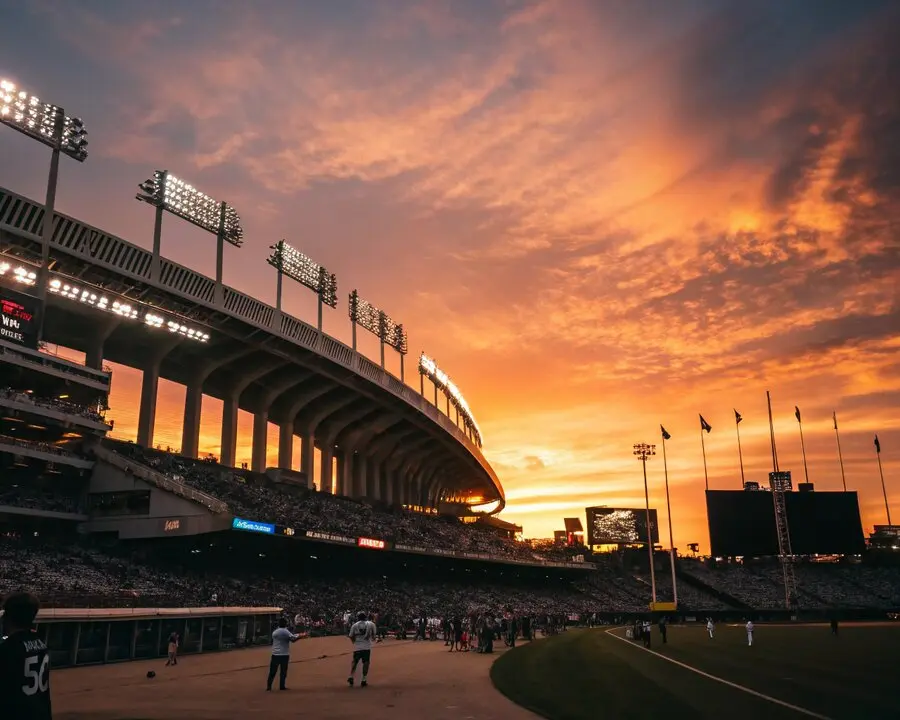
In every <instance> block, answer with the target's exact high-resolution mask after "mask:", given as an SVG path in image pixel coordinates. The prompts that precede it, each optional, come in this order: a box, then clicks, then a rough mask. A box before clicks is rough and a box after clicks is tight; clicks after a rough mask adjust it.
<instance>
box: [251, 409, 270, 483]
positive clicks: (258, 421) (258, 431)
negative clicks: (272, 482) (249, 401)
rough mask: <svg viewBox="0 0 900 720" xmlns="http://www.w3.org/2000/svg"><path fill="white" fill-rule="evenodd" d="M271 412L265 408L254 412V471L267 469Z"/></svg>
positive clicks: (252, 461)
mask: <svg viewBox="0 0 900 720" xmlns="http://www.w3.org/2000/svg"><path fill="white" fill-rule="evenodd" d="M268 441H269V413H268V412H267V411H265V410H262V411H259V412H255V413H253V451H252V454H251V460H250V469H251V470H253V472H258V473H261V472H265V471H266V455H267V451H268V444H269V442H268Z"/></svg>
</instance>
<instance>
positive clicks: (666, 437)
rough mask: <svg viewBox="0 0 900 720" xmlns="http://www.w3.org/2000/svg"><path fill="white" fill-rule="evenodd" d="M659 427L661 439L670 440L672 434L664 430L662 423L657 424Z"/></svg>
mask: <svg viewBox="0 0 900 720" xmlns="http://www.w3.org/2000/svg"><path fill="white" fill-rule="evenodd" d="M659 429H660V430H661V431H662V439H663V440H671V439H672V436H671V435H669V433H667V432H666V429H665V428H664V427H663V426H662V425H660V426H659Z"/></svg>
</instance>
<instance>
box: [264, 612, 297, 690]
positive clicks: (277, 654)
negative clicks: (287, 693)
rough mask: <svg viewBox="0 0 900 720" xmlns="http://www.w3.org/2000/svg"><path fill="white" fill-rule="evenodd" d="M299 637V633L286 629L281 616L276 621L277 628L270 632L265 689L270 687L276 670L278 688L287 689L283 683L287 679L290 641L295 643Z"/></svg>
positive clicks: (284, 621)
mask: <svg viewBox="0 0 900 720" xmlns="http://www.w3.org/2000/svg"><path fill="white" fill-rule="evenodd" d="M299 639H300V636H299V635H294V633H292V632H291V631H290V630H288V629H287V620H285V619H284V618H281V620H279V621H278V629H277V630H275V632H273V633H272V659H271V660H270V661H269V680H268V682H267V683H266V690H271V689H272V681H273V680H274V679H275V673H276V672H280V677H279V678H278V681H279V682H278V686H279V687H278V689H279V690H287V688H286V687H285V686H284V683H285V681H286V680H287V671H288V663H289V662H290V661H291V643H295V642H297V640H299Z"/></svg>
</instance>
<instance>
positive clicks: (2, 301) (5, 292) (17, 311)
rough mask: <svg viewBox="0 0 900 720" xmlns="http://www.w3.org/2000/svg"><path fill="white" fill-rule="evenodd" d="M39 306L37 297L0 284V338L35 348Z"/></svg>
mask: <svg viewBox="0 0 900 720" xmlns="http://www.w3.org/2000/svg"><path fill="white" fill-rule="evenodd" d="M39 306H40V302H39V301H38V299H37V298H35V297H32V296H31V295H25V294H24V293H20V292H19V291H17V290H12V289H11V288H8V287H3V286H0V340H6V342H11V343H15V344H16V345H24V346H25V347H27V348H31V349H32V350H34V349H35V348H37V313H38V307H39Z"/></svg>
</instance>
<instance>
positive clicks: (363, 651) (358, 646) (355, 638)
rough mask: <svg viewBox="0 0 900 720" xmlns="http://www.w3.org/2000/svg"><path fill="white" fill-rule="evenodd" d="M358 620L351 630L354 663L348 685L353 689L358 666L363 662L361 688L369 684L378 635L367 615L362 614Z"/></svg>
mask: <svg viewBox="0 0 900 720" xmlns="http://www.w3.org/2000/svg"><path fill="white" fill-rule="evenodd" d="M357 617H358V620H357V621H356V622H355V623H353V627H351V628H350V640H351V641H352V642H353V663H352V665H351V666H350V677H348V678H347V684H348V685H349V686H350V687H353V682H354V680H353V678H354V675H356V666H357V665H359V663H360V661H362V666H363V669H362V682H361V683H360V684H359V686H360V687H366V686H368V684H369V663H370V662H371V661H372V642H373V641H374V640H375V636H376V635H377V634H378V629H377V628H376V627H375V623H373V622H372V621H371V620H367V619H366V614H365V613H364V612H361V613H360V614H359V615H358V616H357Z"/></svg>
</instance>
